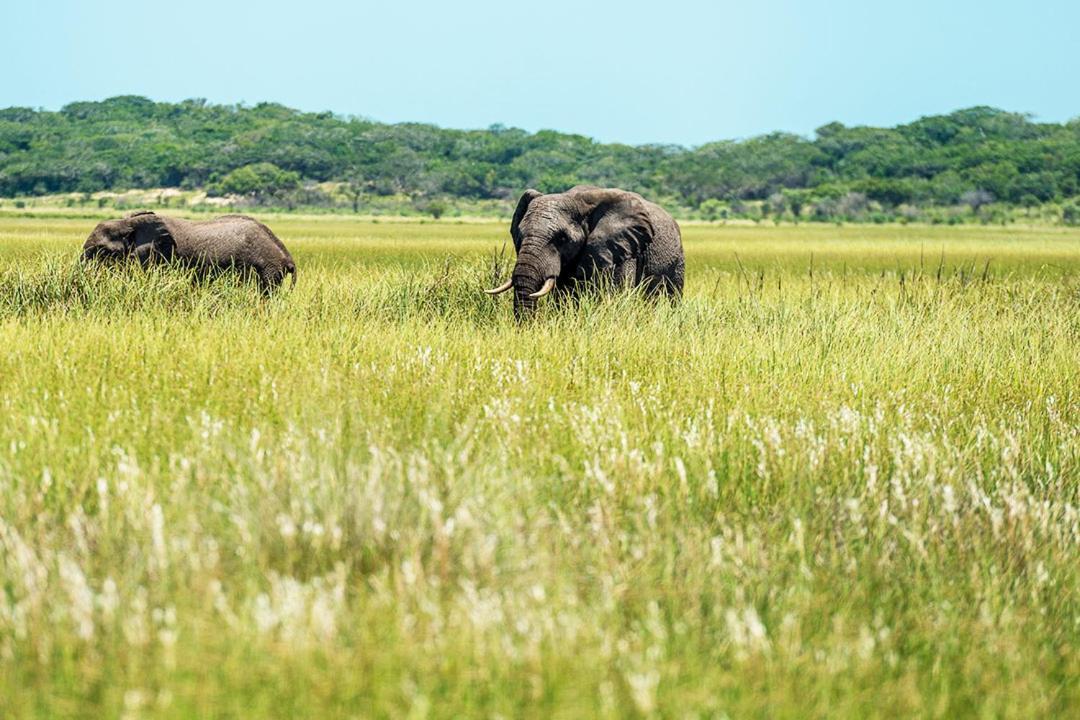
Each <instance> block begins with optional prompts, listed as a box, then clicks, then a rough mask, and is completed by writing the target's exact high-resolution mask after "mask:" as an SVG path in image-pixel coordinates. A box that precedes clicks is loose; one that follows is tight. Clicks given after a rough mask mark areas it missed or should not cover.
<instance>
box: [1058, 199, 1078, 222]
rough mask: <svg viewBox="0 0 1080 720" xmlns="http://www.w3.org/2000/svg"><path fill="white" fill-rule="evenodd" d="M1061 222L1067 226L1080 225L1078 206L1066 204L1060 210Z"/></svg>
mask: <svg viewBox="0 0 1080 720" xmlns="http://www.w3.org/2000/svg"><path fill="white" fill-rule="evenodd" d="M1061 221H1062V222H1063V223H1065V224H1066V225H1069V226H1075V225H1080V205H1078V204H1076V203H1068V204H1067V205H1066V206H1065V207H1063V208H1062V209H1061Z"/></svg>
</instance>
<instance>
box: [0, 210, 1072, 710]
mask: <svg viewBox="0 0 1080 720" xmlns="http://www.w3.org/2000/svg"><path fill="white" fill-rule="evenodd" d="M88 230H89V228H88V227H85V223H84V224H83V225H80V224H78V223H75V222H70V221H48V222H45V221H19V220H5V221H0V344H2V346H3V348H4V352H3V353H0V588H2V590H0V668H2V672H0V707H2V708H3V709H4V717H8V716H10V717H20V716H40V717H64V716H118V715H125V716H129V717H138V716H160V717H189V716H205V715H224V716H237V717H262V716H288V717H328V716H345V717H368V716H385V715H390V716H398V715H408V716H413V717H424V716H434V717H447V716H504V717H518V716H535V717H549V716H553V715H559V716H577V717H593V716H607V717H621V716H627V715H631V716H632V715H641V716H652V715H657V716H678V717H684V716H716V717H722V716H724V715H728V716H730V717H737V716H745V715H759V716H760V715H764V716H770V717H772V716H776V717H806V716H857V717H867V716H879V717H891V716H895V715H898V714H901V715H925V716H944V717H953V716H972V715H978V716H995V717H997V716H1006V717H1031V716H1066V715H1071V714H1074V713H1075V712H1076V709H1077V707H1078V705H1080V687H1078V684H1077V678H1078V677H1080V654H1078V651H1077V647H1078V640H1080V594H1078V592H1077V588H1078V587H1080V563H1078V562H1077V557H1078V550H1080V497H1078V494H1080V491H1078V483H1077V479H1078V474H1080V390H1078V388H1080V360H1078V358H1080V282H1078V280H1077V275H1076V272H1077V270H1078V269H1080V235H1078V234H1076V233H1063V232H1058V231H1039V232H1034V231H1012V234H1011V235H999V234H995V233H994V232H993V231H991V232H990V233H989V234H988V235H986V236H985V237H982V238H980V236H979V234H978V233H977V232H975V231H972V230H955V231H953V230H940V229H933V230H930V229H919V228H910V229H905V230H901V229H897V228H892V229H889V230H888V231H883V230H881V229H876V228H875V229H864V228H839V229H838V228H833V229H822V228H812V229H807V230H804V229H797V228H787V229H781V230H776V229H771V228H770V229H761V230H759V231H756V232H755V231H751V230H748V229H721V228H698V227H691V228H687V232H686V235H687V238H688V240H687V247H688V267H689V273H688V275H689V286H688V293H687V297H686V298H685V301H684V302H683V303H681V304H679V305H677V306H672V305H669V304H667V303H662V302H661V303H651V302H646V301H642V300H641V299H640V298H638V297H636V296H635V295H634V294H633V293H623V294H620V295H617V296H615V297H609V298H583V299H582V300H581V301H580V302H576V303H564V304H557V303H549V302H545V303H543V304H542V308H541V311H540V313H539V314H538V316H537V318H536V319H535V321H534V322H531V323H528V324H518V323H515V322H514V321H513V319H512V317H511V313H510V310H509V302H508V301H506V300H505V298H498V299H492V298H488V297H486V296H484V295H482V294H481V293H480V292H479V290H480V289H481V288H482V287H484V286H487V285H488V284H490V283H491V281H492V280H493V279H495V278H497V277H501V276H503V274H504V273H505V271H506V262H507V260H508V258H506V256H505V254H504V255H503V256H502V260H501V261H500V260H498V256H497V253H498V249H499V247H500V246H501V245H502V243H503V235H504V234H505V228H502V227H499V226H488V225H475V226H470V225H449V224H446V225H438V224H428V225H408V224H403V225H394V226H392V227H391V226H388V225H371V224H348V223H343V222H339V221H332V220H327V221H325V222H315V221H302V222H301V221H292V222H290V221H285V220H282V221H278V222H276V223H275V230H276V231H277V232H278V234H279V235H281V236H282V237H283V238H284V239H285V241H286V242H287V243H288V244H289V246H290V249H292V250H293V251H294V255H295V257H296V258H297V262H298V264H299V266H300V278H299V284H298V286H297V288H296V289H295V290H294V291H285V292H282V293H280V294H278V295H277V296H275V297H273V298H271V299H270V300H265V299H264V298H262V297H261V296H260V295H259V293H258V291H257V289H256V288H254V287H252V286H249V285H244V284H242V283H235V282H230V281H228V280H227V279H223V280H218V281H215V282H210V283H195V282H193V281H192V279H191V278H190V277H189V276H187V275H186V274H185V273H183V272H180V271H175V270H154V271H152V272H150V273H144V272H142V271H140V270H137V269H130V270H121V271H119V272H100V271H96V270H93V269H87V268H82V267H79V266H78V264H77V263H76V262H75V261H74V259H73V257H74V255H76V254H77V253H76V249H77V247H78V241H79V239H81V236H85V234H86V232H87V231H88ZM826 231H828V232H826ZM811 255H812V256H813V260H811ZM942 255H943V256H944V259H942ZM987 260H989V264H987Z"/></svg>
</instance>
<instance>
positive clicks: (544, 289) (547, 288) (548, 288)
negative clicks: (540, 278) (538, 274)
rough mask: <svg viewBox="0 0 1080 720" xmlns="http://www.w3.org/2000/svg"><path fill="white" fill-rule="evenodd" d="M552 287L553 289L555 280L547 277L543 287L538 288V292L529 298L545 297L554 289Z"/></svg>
mask: <svg viewBox="0 0 1080 720" xmlns="http://www.w3.org/2000/svg"><path fill="white" fill-rule="evenodd" d="M554 287H555V278H553V277H549V278H548V279H547V280H545V281H544V287H542V288H540V289H539V290H537V291H536V292H534V293H533V294H532V295H530V296H529V297H531V298H542V297H544V296H545V295H547V294H548V293H549V292H551V289H552V288H554Z"/></svg>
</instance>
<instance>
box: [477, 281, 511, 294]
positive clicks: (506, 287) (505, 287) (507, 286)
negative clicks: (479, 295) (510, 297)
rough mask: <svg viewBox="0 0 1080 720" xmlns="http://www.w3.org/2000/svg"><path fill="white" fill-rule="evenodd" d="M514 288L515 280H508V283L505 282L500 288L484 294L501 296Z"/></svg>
mask: <svg viewBox="0 0 1080 720" xmlns="http://www.w3.org/2000/svg"><path fill="white" fill-rule="evenodd" d="M512 287H514V281H513V279H510V280H507V281H506V282H504V283H503V284H502V285H500V286H499V287H497V288H492V289H490V290H485V291H484V292H486V293H487V294H488V295H500V294H502V293H504V292H506V291H507V290H509V289H510V288H512Z"/></svg>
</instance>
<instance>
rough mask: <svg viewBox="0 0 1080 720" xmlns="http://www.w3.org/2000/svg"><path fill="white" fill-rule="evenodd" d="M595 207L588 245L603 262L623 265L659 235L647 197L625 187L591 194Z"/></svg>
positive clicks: (639, 253) (589, 215)
mask: <svg viewBox="0 0 1080 720" xmlns="http://www.w3.org/2000/svg"><path fill="white" fill-rule="evenodd" d="M588 198H589V204H590V205H591V206H592V209H591V211H590V212H589V214H588V218H587V220H586V226H587V230H588V233H589V236H588V239H587V240H586V246H587V248H588V250H589V252H590V254H591V255H592V256H594V257H595V258H597V260H600V261H601V264H602V265H607V264H608V263H611V264H612V265H616V266H617V265H620V264H621V263H622V262H623V261H624V260H626V259H627V258H640V257H641V256H642V255H643V254H644V253H645V248H646V246H647V245H648V244H649V243H651V242H652V239H653V237H654V236H655V234H656V231H655V229H654V228H653V224H652V220H650V219H649V209H648V207H647V206H646V205H645V200H644V199H642V197H641V196H640V195H637V194H635V193H630V192H625V191H622V190H598V191H591V192H589V193H588Z"/></svg>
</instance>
